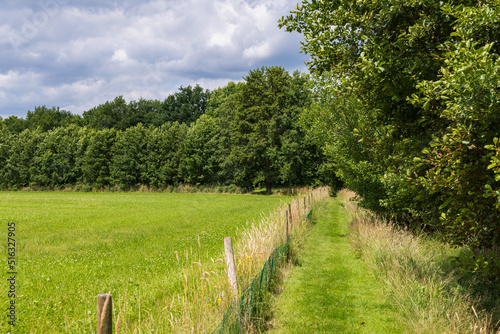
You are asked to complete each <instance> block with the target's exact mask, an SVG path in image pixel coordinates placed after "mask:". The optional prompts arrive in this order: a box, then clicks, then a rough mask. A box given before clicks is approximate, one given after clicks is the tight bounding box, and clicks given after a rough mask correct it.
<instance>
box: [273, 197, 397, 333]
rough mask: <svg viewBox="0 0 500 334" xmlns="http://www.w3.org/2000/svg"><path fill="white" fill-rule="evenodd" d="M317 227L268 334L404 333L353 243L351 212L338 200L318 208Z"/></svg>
mask: <svg viewBox="0 0 500 334" xmlns="http://www.w3.org/2000/svg"><path fill="white" fill-rule="evenodd" d="M313 220H314V226H313V228H312V230H311V232H310V235H309V237H308V238H307V240H306V242H305V244H304V247H303V250H302V251H301V253H300V255H299V257H298V261H297V263H295V266H294V268H293V270H291V271H289V272H288V273H286V274H285V278H284V283H283V285H284V286H283V291H282V293H281V294H279V295H277V296H276V298H275V300H274V302H273V310H272V312H273V315H272V316H273V317H272V320H271V321H270V323H269V331H268V332H269V333H371V334H372V333H404V324H403V320H402V319H400V318H399V317H398V315H397V313H396V310H395V309H394V307H393V306H392V305H391V304H390V303H389V302H388V301H387V300H388V299H387V298H386V297H385V296H384V293H383V288H382V286H383V282H381V281H379V280H377V279H376V278H375V276H374V274H373V272H371V271H370V270H368V268H366V267H365V264H364V262H363V260H362V259H361V258H360V257H359V255H357V254H356V252H355V251H354V249H353V247H352V246H351V244H350V242H349V235H348V233H349V232H348V225H349V222H350V219H349V216H348V213H347V212H346V211H345V210H344V208H343V207H342V205H341V201H340V199H338V198H332V199H330V200H328V201H327V202H326V204H325V207H324V208H322V209H321V210H316V211H315V213H314V216H313Z"/></svg>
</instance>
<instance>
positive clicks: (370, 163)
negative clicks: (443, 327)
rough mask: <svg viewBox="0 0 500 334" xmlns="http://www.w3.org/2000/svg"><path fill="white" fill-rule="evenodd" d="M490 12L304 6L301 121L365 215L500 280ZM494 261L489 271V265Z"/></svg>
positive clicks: (439, 6)
mask: <svg viewBox="0 0 500 334" xmlns="http://www.w3.org/2000/svg"><path fill="white" fill-rule="evenodd" d="M499 17H500V7H498V2H497V1H496V0H487V1H470V0H448V1H433V0H411V1H407V0H395V1H390V2H387V1H384V0H370V1H351V0H343V1H312V2H309V1H303V2H302V5H301V6H297V8H296V9H295V10H294V11H292V13H291V15H289V16H287V17H285V18H283V19H282V20H281V21H280V25H281V26H282V27H284V28H286V29H287V30H288V31H297V32H299V33H302V34H303V36H304V42H303V44H302V50H303V51H304V52H306V53H308V54H310V55H311V60H310V62H309V68H310V70H311V71H312V72H313V73H314V80H315V81H316V84H315V85H314V96H313V101H314V102H313V104H312V106H311V107H310V108H309V112H308V113H307V114H305V115H306V116H305V117H304V118H303V121H304V123H305V124H306V125H307V127H308V128H310V129H311V135H312V136H316V138H318V140H319V141H321V142H323V143H324V147H325V149H326V151H327V152H328V153H329V156H330V157H331V160H330V161H331V162H332V164H333V165H334V168H335V171H336V173H337V175H338V176H339V177H340V178H341V180H342V181H343V182H344V183H345V185H346V186H347V187H348V188H349V189H352V190H354V191H355V192H356V193H357V194H358V195H360V198H362V200H363V203H362V205H364V206H365V207H367V208H369V209H371V210H374V211H375V212H376V213H377V214H382V215H384V216H385V217H387V218H390V219H392V220H393V221H395V222H397V223H398V224H402V225H404V226H408V227H420V228H424V229H426V230H429V231H434V232H436V234H438V235H440V236H442V237H443V238H444V240H445V241H447V242H451V243H453V244H456V245H463V244H467V245H471V247H477V248H478V249H481V252H483V254H489V255H488V256H483V257H476V258H475V261H476V263H475V265H473V266H472V267H474V268H482V269H481V270H482V271H487V272H488V271H490V273H489V276H490V277H491V278H492V279H495V277H499V272H498V268H499V267H498V265H496V264H497V263H498V262H499V258H500V255H499V254H498V246H499V245H500V225H499V223H500V206H499V199H500V197H499V195H500V192H499V189H500V176H499V174H498V173H499V171H500V169H499V168H498V161H499V153H500V149H499V146H498V145H499V141H498V136H499V129H498V124H500V104H499V103H498V102H499V100H498V99H499V90H498V89H499V85H498V83H499V81H500V80H499V79H500V77H499V73H500V62H499V55H500V45H499V44H498V41H499V40H500V21H499ZM492 263H493V264H495V265H491V264H492Z"/></svg>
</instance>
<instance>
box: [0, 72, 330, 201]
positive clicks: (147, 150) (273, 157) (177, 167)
mask: <svg viewBox="0 0 500 334" xmlns="http://www.w3.org/2000/svg"><path fill="white" fill-rule="evenodd" d="M244 79H245V81H244V82H241V83H229V84H228V85H227V86H225V87H222V88H218V89H215V90H213V91H208V90H203V89H202V88H201V87H199V86H196V87H194V88H192V87H191V86H188V87H185V88H183V87H181V88H180V89H179V91H178V92H176V93H175V94H173V95H170V96H169V97H167V98H166V99H165V100H164V101H163V102H160V101H158V100H144V99H141V100H139V101H132V102H130V103H126V101H125V100H124V99H123V97H117V98H115V99H114V100H113V101H108V102H106V103H104V104H102V105H99V106H97V107H95V108H92V109H90V110H88V111H85V112H84V113H83V115H82V116H80V115H73V114H71V113H70V112H68V111H64V110H60V109H59V108H55V107H53V108H47V107H45V106H43V107H37V108H35V110H34V111H33V112H32V111H28V113H27V117H26V118H25V119H22V118H17V117H14V116H11V117H9V118H6V119H4V120H1V122H0V187H2V188H4V189H19V188H22V187H38V188H50V189H57V188H61V187H71V186H76V185H85V186H87V187H94V188H100V189H102V188H108V187H113V186H116V185H117V186H119V187H120V189H124V190H128V189H135V188H137V187H139V186H141V185H145V186H149V187H153V188H164V187H168V186H175V185H179V184H182V183H187V184H192V185H212V186H214V185H234V186H237V187H241V188H244V189H246V190H249V191H250V190H252V189H255V188H260V187H262V188H265V189H266V191H267V192H270V191H271V190H272V188H273V187H292V186H310V185H317V184H323V183H325V182H326V183H328V182H331V181H332V180H336V179H335V176H334V172H333V170H331V168H330V167H329V164H328V163H327V161H326V157H325V155H324V154H323V151H322V148H321V146H320V145H319V144H318V143H317V141H316V140H315V139H314V138H313V137H312V136H310V135H308V134H307V133H306V131H304V130H303V129H302V127H301V125H300V118H301V114H302V113H303V112H304V110H305V108H307V107H308V106H309V105H310V103H311V91H310V89H309V84H310V80H309V77H308V75H305V74H302V73H299V72H295V73H293V74H290V73H288V72H287V71H286V70H284V69H283V68H281V67H262V68H259V69H255V70H253V71H250V72H249V74H248V75H247V76H246V77H245V78H244Z"/></svg>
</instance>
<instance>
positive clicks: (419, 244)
mask: <svg viewBox="0 0 500 334" xmlns="http://www.w3.org/2000/svg"><path fill="white" fill-rule="evenodd" d="M339 197H340V198H342V199H343V200H344V203H345V207H346V209H347V210H348V211H349V213H350V214H351V216H352V226H351V238H352V239H351V240H352V244H353V246H354V247H355V249H356V250H357V251H358V252H359V253H360V254H361V256H362V258H363V259H364V260H365V262H366V263H367V264H368V265H369V267H371V268H372V269H373V270H374V272H375V273H376V274H377V275H378V276H379V277H380V278H381V279H382V280H383V281H384V282H385V289H386V291H387V293H388V294H389V296H390V298H391V300H392V302H393V303H394V304H395V305H396V309H397V310H398V312H400V314H401V316H402V317H403V318H404V319H405V323H406V324H407V326H408V327H407V330H408V333H422V334H423V333H500V331H498V332H495V329H494V327H495V326H494V325H495V324H492V321H491V315H489V314H487V313H486V312H480V311H478V310H477V309H476V308H475V307H474V305H475V303H474V300H473V298H472V297H471V296H470V295H469V294H467V292H466V291H464V289H463V288H462V287H461V286H460V285H459V284H458V283H457V281H456V277H455V275H454V273H453V272H449V271H446V270H444V269H443V261H445V260H446V259H447V258H449V257H450V256H455V255H456V254H457V252H458V250H457V249H456V248H455V249H454V248H452V247H450V246H449V245H445V244H442V243H439V242H436V241H433V240H431V239H430V238H428V237H426V236H425V235H423V234H418V233H414V232H410V231H408V230H405V229H402V228H399V227H397V226H396V225H394V224H391V223H390V222H388V221H385V220H383V219H381V218H379V217H377V216H375V215H374V214H372V213H370V212H368V211H366V210H363V209H362V208H360V207H358V205H357V202H356V200H355V194H354V193H352V192H349V191H341V192H340V193H339Z"/></svg>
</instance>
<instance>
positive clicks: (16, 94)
mask: <svg viewBox="0 0 500 334" xmlns="http://www.w3.org/2000/svg"><path fill="white" fill-rule="evenodd" d="M297 2H299V0H151V1H150V0H143V1H137V0H136V1H133V0H122V1H113V0H111V1H109V0H2V6H1V7H0V117H3V118H6V117H8V116H10V115H15V116H18V117H23V118H24V117H26V113H27V111H28V110H31V111H33V110H34V109H35V106H42V105H46V106H47V107H52V106H55V107H60V108H61V109H63V110H67V111H70V112H72V113H73V114H82V113H83V112H84V111H86V110H89V109H91V108H92V107H94V106H97V105H99V104H102V103H105V102H106V101H111V100H113V99H114V98H115V97H117V96H120V95H122V96H123V97H124V98H125V100H126V101H132V100H138V99H140V98H145V99H159V100H164V99H165V98H166V97H167V96H168V95H170V94H172V93H175V92H176V91H177V90H178V88H179V87H180V86H184V87H186V86H188V85H191V86H194V85H196V84H199V85H200V86H201V87H203V88H205V89H210V90H211V89H215V88H217V87H223V86H226V85H227V83H228V82H229V81H242V78H243V77H244V76H246V75H247V74H248V72H249V71H250V70H252V69H256V68H260V67H262V66H275V65H276V66H282V67H284V68H285V69H286V70H288V71H290V72H293V71H294V70H296V69H298V70H300V71H302V72H307V67H306V66H305V65H304V62H305V61H307V60H308V57H307V56H306V55H304V54H302V53H299V51H300V41H301V36H300V35H299V34H297V33H289V32H286V31H285V30H284V29H279V28H278V23H277V21H278V19H279V18H281V17H282V16H286V15H288V14H289V12H290V11H291V10H293V9H294V8H295V5H296V4H297Z"/></svg>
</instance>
